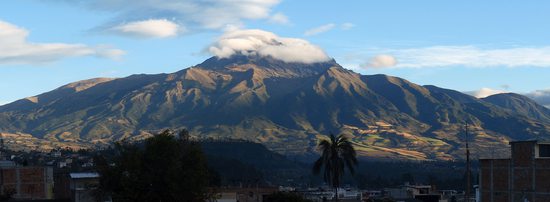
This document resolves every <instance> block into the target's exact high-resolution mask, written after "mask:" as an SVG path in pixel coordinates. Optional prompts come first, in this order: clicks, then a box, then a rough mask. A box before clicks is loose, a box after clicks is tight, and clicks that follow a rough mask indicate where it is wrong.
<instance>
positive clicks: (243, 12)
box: [50, 0, 288, 37]
mask: <svg viewBox="0 0 550 202" xmlns="http://www.w3.org/2000/svg"><path fill="white" fill-rule="evenodd" d="M50 1H59V0H50ZM280 1H281V0H95V1H90V0H74V1H67V2H70V3H71V4H72V5H81V6H84V7H86V8H89V9H93V10H100V11H107V12H112V13H114V14H115V16H116V17H115V18H113V19H111V21H110V22H108V23H106V24H104V25H102V26H100V27H99V28H98V29H99V30H111V29H112V28H113V27H117V26H119V25H121V24H125V23H134V22H142V21H144V20H147V19H169V20H171V21H172V22H173V23H176V24H178V25H179V26H180V27H185V28H186V29H187V31H189V32H195V31H202V30H220V29H223V28H224V27H226V26H227V25H240V24H243V22H244V21H246V20H268V21H272V22H277V23H284V22H285V21H288V18H286V16H284V14H282V13H277V14H275V15H271V8H272V7H273V6H275V5H277V4H279V3H280ZM140 30H141V29H140ZM163 33H166V32H163ZM179 33H181V32H179ZM145 36H153V37H157V36H158V35H157V34H149V35H145ZM163 36H164V35H163Z"/></svg>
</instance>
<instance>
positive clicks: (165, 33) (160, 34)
mask: <svg viewBox="0 0 550 202" xmlns="http://www.w3.org/2000/svg"><path fill="white" fill-rule="evenodd" d="M112 30H113V31H114V32H116V33H118V34H121V35H128V36H136V37H153V38H167V37H174V36H176V35H178V33H183V32H184V31H185V29H184V28H182V27H180V26H179V25H178V24H176V23H174V22H172V21H169V20H166V19H157V20H143V21H136V22H131V23H126V24H122V25H119V26H116V27H113V28H112Z"/></svg>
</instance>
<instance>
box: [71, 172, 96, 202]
mask: <svg viewBox="0 0 550 202" xmlns="http://www.w3.org/2000/svg"><path fill="white" fill-rule="evenodd" d="M69 177H70V182H69V189H70V190H71V191H70V192H71V201H73V202H88V201H89V202H95V201H96V193H95V191H96V190H97V189H98V188H99V174H98V173H70V174H69Z"/></svg>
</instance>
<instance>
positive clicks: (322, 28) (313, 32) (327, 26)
mask: <svg viewBox="0 0 550 202" xmlns="http://www.w3.org/2000/svg"><path fill="white" fill-rule="evenodd" d="M334 27H336V24H334V23H329V24H325V25H321V26H319V27H315V28H311V29H308V30H306V32H304V36H313V35H317V34H321V33H324V32H328V31H330V30H332V29H334Z"/></svg>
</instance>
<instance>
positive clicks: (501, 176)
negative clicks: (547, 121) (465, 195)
mask: <svg viewBox="0 0 550 202" xmlns="http://www.w3.org/2000/svg"><path fill="white" fill-rule="evenodd" d="M510 145H511V148H512V156H511V158H509V159H480V160H479V161H480V171H481V172H480V177H479V178H480V179H479V182H480V184H479V192H480V201H481V202H507V201H508V202H512V201H521V202H525V201H529V202H545V201H548V202H550V142H543V141H517V142H510Z"/></svg>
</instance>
